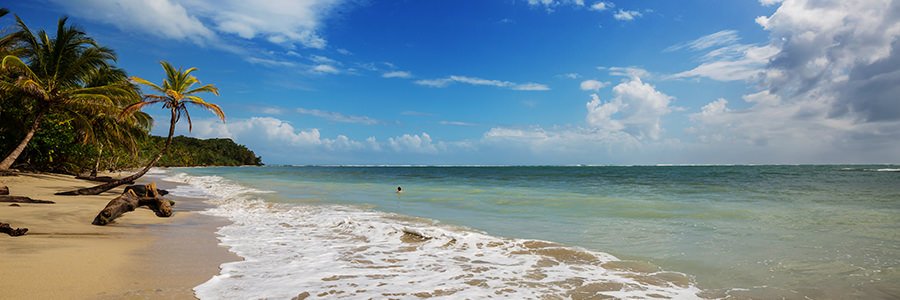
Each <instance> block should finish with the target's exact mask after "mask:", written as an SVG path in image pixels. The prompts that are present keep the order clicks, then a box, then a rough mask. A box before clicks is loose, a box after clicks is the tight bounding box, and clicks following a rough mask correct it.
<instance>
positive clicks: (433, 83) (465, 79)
mask: <svg viewBox="0 0 900 300" xmlns="http://www.w3.org/2000/svg"><path fill="white" fill-rule="evenodd" d="M454 82H457V83H465V84H470V85H485V86H495V87H500V88H507V89H512V90H518V91H548V90H550V87H548V86H547V85H544V84H540V83H532V82H529V83H515V82H509V81H502V80H493V79H484V78H478V77H469V76H457V75H452V76H449V77H446V78H438V79H422V80H416V81H415V83H416V84H418V85H422V86H427V87H434V88H443V87H447V86H449V85H450V84H451V83H454Z"/></svg>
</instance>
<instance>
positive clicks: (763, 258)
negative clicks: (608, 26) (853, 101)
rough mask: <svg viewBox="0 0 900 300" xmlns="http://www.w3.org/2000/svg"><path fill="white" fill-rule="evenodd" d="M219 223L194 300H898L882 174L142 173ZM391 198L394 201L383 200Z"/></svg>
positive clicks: (898, 216)
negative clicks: (220, 254) (214, 261)
mask: <svg viewBox="0 0 900 300" xmlns="http://www.w3.org/2000/svg"><path fill="white" fill-rule="evenodd" d="M155 176H160V178H162V179H163V180H167V181H173V182H179V183H184V184H185V185H180V186H179V187H177V188H175V189H174V190H172V191H171V192H172V193H173V194H174V195H181V196H191V197H206V198H207V199H209V200H208V202H209V203H210V204H212V208H210V209H208V210H206V211H203V213H205V214H210V215H215V216H221V217H224V218H226V219H228V220H230V221H231V222H232V224H231V225H228V226H225V227H222V228H221V229H220V230H219V231H218V236H219V240H220V241H221V243H222V244H223V245H226V246H228V247H229V248H230V250H231V251H232V252H235V253H236V254H237V255H239V256H241V257H243V258H244V260H243V261H239V262H231V263H226V264H223V265H222V266H221V268H222V270H221V273H220V274H219V275H217V276H215V277H214V278H212V279H210V280H209V281H208V282H206V283H204V284H202V285H200V286H197V287H196V288H195V292H196V294H197V296H198V297H200V298H201V299H220V298H226V299H257V298H273V299H279V298H280V299H291V298H295V297H296V298H300V299H302V298H305V297H310V298H321V297H327V298H347V299H370V298H374V299H386V298H398V299H417V298H444V299H484V298H499V299H569V298H571V299H594V298H605V297H615V298H672V299H695V298H738V299H739V298H762V299H770V298H787V299H804V298H812V299H854V298H855V299H898V298H900V270H898V268H900V167H897V166H890V165H873V166H860V165H850V166H840V165H822V166H805V165H804V166H571V167H554V166H533V167H487V166H485V167H475V166H466V167H453V166H445V167H419V166H405V167H392V166H267V167H211V168H171V169H164V170H163V169H158V170H157V171H155ZM398 186H401V187H402V188H403V192H402V193H396V188H397V187H398Z"/></svg>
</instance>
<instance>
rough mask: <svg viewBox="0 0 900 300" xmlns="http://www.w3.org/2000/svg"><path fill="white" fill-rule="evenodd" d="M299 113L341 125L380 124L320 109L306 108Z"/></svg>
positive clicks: (370, 119) (368, 118)
mask: <svg viewBox="0 0 900 300" xmlns="http://www.w3.org/2000/svg"><path fill="white" fill-rule="evenodd" d="M297 112H298V113H300V114H304V115H310V116H314V117H319V118H323V119H326V120H329V121H334V122H341V123H356V124H365V125H376V124H380V123H381V122H379V121H378V120H376V119H372V118H370V117H366V116H348V115H344V114H341V113H337V112H331V111H323V110H318V109H306V108H302V107H301V108H297Z"/></svg>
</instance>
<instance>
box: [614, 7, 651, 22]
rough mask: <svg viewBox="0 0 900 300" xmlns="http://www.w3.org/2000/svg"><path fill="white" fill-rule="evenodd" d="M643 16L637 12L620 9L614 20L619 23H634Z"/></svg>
mask: <svg viewBox="0 0 900 300" xmlns="http://www.w3.org/2000/svg"><path fill="white" fill-rule="evenodd" d="M643 15H644V14H642V13H641V12H639V11H636V10H623V9H620V10H619V11H617V12H616V13H615V14H614V15H613V18H615V19H616V20H619V21H633V20H634V19H635V18H638V17H641V16H643Z"/></svg>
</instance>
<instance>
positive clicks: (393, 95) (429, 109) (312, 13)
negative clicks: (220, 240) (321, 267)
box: [0, 0, 900, 165]
mask: <svg viewBox="0 0 900 300" xmlns="http://www.w3.org/2000/svg"><path fill="white" fill-rule="evenodd" d="M0 5H2V6H4V7H7V8H9V9H10V10H11V11H12V13H14V14H17V15H19V16H20V17H21V18H22V19H23V20H24V21H25V22H26V23H27V24H28V25H29V26H30V27H31V28H47V29H51V30H52V29H53V28H55V24H56V21H57V19H58V18H60V17H62V16H68V17H69V18H70V21H69V22H70V23H72V24H75V25H77V26H79V27H80V28H83V29H84V30H85V31H86V32H88V34H89V35H91V36H92V37H94V38H95V39H96V40H97V41H99V43H100V44H102V45H104V46H107V47H110V48H113V49H114V50H116V52H117V54H118V65H119V66H120V67H122V68H124V69H126V70H127V71H128V72H129V74H130V75H133V76H138V77H141V78H145V79H148V80H150V81H153V82H161V81H162V80H163V78H164V72H163V70H162V68H161V67H160V65H159V62H160V61H168V62H171V63H172V64H173V65H175V66H181V67H185V68H187V67H196V68H198V70H197V71H196V72H194V73H193V74H194V75H195V76H197V78H199V79H200V81H201V82H202V83H204V84H205V83H212V84H215V85H216V86H217V87H218V88H219V90H220V92H221V95H220V96H215V95H212V94H206V95H201V96H202V97H204V98H205V99H206V100H207V101H209V102H213V103H217V104H219V105H220V106H221V107H222V108H223V110H224V111H225V114H226V116H227V120H226V122H224V123H223V122H221V121H218V120H217V119H216V118H215V116H214V115H213V114H212V113H209V112H206V111H202V109H200V108H194V109H193V110H192V115H191V116H192V118H193V129H192V130H190V131H189V130H188V128H187V124H186V122H184V121H183V120H182V121H181V122H180V123H179V127H178V128H177V130H176V133H177V134H182V135H187V136H194V137H199V138H213V137H227V138H231V139H233V140H235V141H236V142H238V143H240V144H244V145H247V146H248V147H249V148H250V149H252V150H254V151H255V152H256V153H257V154H258V155H261V156H262V157H263V161H264V162H265V163H267V164H296V165H306V164H314V165H323V164H399V165H405V164H430V165H573V164H588V165H635V164H641V165H642V164H810V163H900V0H897V1H895V0H759V1H757V0H729V1H721V0H683V1H668V0H647V1H623V0H619V1H615V0H607V1H592V0H519V1H513V0H484V1H476V0H469V1H449V0H448V1H416V0H409V1H404V0H395V1H374V0H296V1H269V0H218V1H216V0H183V1H176V0H144V1H131V0H32V1H3V2H0ZM12 23H13V22H12V18H4V20H2V24H0V25H3V26H12ZM144 111H145V112H147V113H150V114H151V115H152V116H154V119H155V120H156V122H155V124H154V127H153V130H152V132H153V133H154V134H157V135H165V134H166V133H167V130H168V128H167V126H168V122H167V120H168V119H167V118H168V115H167V114H166V113H165V111H164V110H163V108H162V107H161V106H160V107H150V108H147V109H145V110H144Z"/></svg>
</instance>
